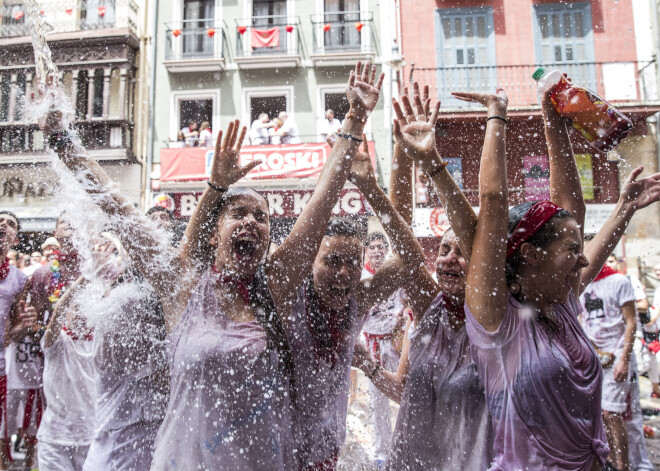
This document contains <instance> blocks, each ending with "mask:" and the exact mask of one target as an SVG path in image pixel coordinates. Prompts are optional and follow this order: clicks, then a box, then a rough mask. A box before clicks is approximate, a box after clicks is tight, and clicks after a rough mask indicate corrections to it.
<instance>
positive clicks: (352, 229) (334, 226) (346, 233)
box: [325, 218, 362, 240]
mask: <svg viewBox="0 0 660 471" xmlns="http://www.w3.org/2000/svg"><path fill="white" fill-rule="evenodd" d="M336 236H339V237H357V238H358V239H360V240H362V231H360V227H359V226H358V224H357V222H355V221H353V220H352V219H348V218H333V219H330V222H329V223H328V227H327V228H326V229H325V237H336Z"/></svg>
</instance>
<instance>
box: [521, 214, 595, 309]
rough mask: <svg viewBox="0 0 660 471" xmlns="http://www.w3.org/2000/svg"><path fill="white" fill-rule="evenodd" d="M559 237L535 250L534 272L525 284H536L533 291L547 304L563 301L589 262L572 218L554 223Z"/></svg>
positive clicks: (578, 230) (577, 228) (566, 299)
mask: <svg viewBox="0 0 660 471" xmlns="http://www.w3.org/2000/svg"><path fill="white" fill-rule="evenodd" d="M553 224H554V226H555V230H556V231H557V233H558V234H559V238H557V239H556V240H554V241H553V242H551V243H550V244H549V245H548V247H546V248H545V250H543V249H536V250H537V255H538V263H537V265H536V269H537V273H536V276H533V277H532V279H531V280H526V282H525V281H523V286H525V284H529V285H532V286H533V285H536V286H534V291H535V292H536V293H538V297H539V298H540V299H542V300H543V301H544V302H546V303H551V304H555V303H565V302H566V301H568V295H569V293H570V291H571V289H572V287H573V286H575V285H576V283H577V281H578V279H579V276H580V272H581V270H582V268H584V267H586V266H588V265H589V262H588V261H587V258H586V257H585V256H584V253H582V249H583V246H582V236H581V234H580V228H579V226H578V224H577V222H576V221H575V220H574V219H561V220H558V221H555V222H553ZM530 245H531V244H530Z"/></svg>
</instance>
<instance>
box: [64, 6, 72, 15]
mask: <svg viewBox="0 0 660 471" xmlns="http://www.w3.org/2000/svg"><path fill="white" fill-rule="evenodd" d="M64 11H65V12H66V14H67V15H70V14H71V13H73V8H67V9H66V10H64Z"/></svg>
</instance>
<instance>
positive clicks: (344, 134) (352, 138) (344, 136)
mask: <svg viewBox="0 0 660 471" xmlns="http://www.w3.org/2000/svg"><path fill="white" fill-rule="evenodd" d="M337 136H338V137H341V138H342V139H346V140H347V141H348V140H350V141H355V142H357V143H360V144H361V143H362V142H363V141H362V139H359V138H357V137H355V136H353V135H352V134H349V133H347V132H338V133H337Z"/></svg>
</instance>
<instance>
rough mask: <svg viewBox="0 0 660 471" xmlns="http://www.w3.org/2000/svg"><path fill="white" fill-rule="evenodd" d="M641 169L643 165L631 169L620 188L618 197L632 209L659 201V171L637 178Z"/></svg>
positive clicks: (641, 207) (635, 209) (638, 208)
mask: <svg viewBox="0 0 660 471" xmlns="http://www.w3.org/2000/svg"><path fill="white" fill-rule="evenodd" d="M643 170H644V167H638V168H636V169H635V170H633V171H632V172H631V173H630V175H629V176H628V178H626V181H625V182H624V183H623V187H622V188H621V196H620V198H621V199H622V200H623V201H624V203H625V204H626V205H628V206H629V207H630V209H632V210H634V211H637V210H640V209H643V208H646V207H647V206H649V205H650V204H652V203H655V202H657V201H660V173H656V174H655V175H650V176H648V177H645V178H642V179H640V180H637V177H638V176H639V175H640V174H641V173H642V171H643Z"/></svg>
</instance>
